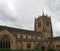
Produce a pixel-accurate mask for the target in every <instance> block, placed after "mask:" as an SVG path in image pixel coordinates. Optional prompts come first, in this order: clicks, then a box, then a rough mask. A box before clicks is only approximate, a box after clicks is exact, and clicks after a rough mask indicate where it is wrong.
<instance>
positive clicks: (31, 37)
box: [0, 13, 60, 51]
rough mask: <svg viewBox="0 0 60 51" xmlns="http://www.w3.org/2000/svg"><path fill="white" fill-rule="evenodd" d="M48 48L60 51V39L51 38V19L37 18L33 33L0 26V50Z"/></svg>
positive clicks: (44, 16)
mask: <svg viewBox="0 0 60 51" xmlns="http://www.w3.org/2000/svg"><path fill="white" fill-rule="evenodd" d="M48 47H51V48H53V49H55V50H56V51H60V37H53V29H52V22H51V17H49V16H47V15H44V13H43V15H41V16H38V18H35V20H34V31H31V30H24V29H19V28H13V27H7V26H0V48H10V49H42V50H43V51H45V50H46V49H47V48H48Z"/></svg>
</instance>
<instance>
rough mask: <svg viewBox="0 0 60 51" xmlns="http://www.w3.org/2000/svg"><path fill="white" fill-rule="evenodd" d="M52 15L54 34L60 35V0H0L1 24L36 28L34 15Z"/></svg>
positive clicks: (29, 28)
mask: <svg viewBox="0 0 60 51" xmlns="http://www.w3.org/2000/svg"><path fill="white" fill-rule="evenodd" d="M42 10H43V11H44V13H45V15H46V14H48V16H51V19H52V25H53V32H54V33H53V34H54V36H60V0H0V25H4V26H10V27H16V28H21V29H28V30H34V17H35V18H37V16H41V15H42Z"/></svg>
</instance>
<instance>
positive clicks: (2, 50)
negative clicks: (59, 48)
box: [0, 48, 42, 51]
mask: <svg viewBox="0 0 60 51" xmlns="http://www.w3.org/2000/svg"><path fill="white" fill-rule="evenodd" d="M0 51H42V50H40V49H27V50H23V49H21V50H11V49H5V48H0Z"/></svg>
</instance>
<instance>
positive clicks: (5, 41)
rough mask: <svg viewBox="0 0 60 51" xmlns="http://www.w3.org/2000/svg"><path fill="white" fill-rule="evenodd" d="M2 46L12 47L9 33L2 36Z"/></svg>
mask: <svg viewBox="0 0 60 51" xmlns="http://www.w3.org/2000/svg"><path fill="white" fill-rule="evenodd" d="M0 48H10V40H9V37H8V36H7V35H4V36H2V37H1V40H0Z"/></svg>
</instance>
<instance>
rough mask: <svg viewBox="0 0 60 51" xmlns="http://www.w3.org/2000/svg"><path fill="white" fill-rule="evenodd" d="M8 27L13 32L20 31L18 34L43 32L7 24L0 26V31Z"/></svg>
mask: <svg viewBox="0 0 60 51" xmlns="http://www.w3.org/2000/svg"><path fill="white" fill-rule="evenodd" d="M4 29H7V30H8V31H9V32H11V33H16V34H17V33H18V34H41V32H36V31H31V30H24V29H19V28H13V27H7V26H0V31H2V30H4Z"/></svg>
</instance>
